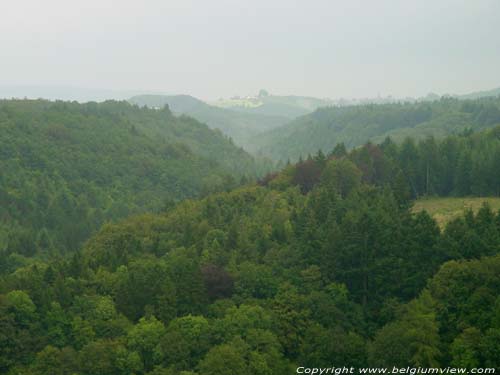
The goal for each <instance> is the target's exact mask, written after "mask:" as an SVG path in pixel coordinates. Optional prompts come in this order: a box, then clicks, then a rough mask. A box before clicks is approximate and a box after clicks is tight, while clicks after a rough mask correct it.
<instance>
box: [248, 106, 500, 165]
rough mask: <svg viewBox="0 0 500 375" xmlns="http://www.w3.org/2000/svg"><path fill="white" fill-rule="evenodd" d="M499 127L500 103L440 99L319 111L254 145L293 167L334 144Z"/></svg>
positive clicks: (261, 139) (303, 117)
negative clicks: (301, 158)
mask: <svg viewBox="0 0 500 375" xmlns="http://www.w3.org/2000/svg"><path fill="white" fill-rule="evenodd" d="M499 124H500V100H499V99H498V98H482V99H474V100H467V101H464V100H459V99H452V98H442V99H441V100H438V101H434V102H417V103H393V104H382V105H375V104H367V105H358V106H345V107H324V108H319V109H317V110H316V111H315V112H313V113H311V114H308V115H305V116H302V117H299V118H297V119H295V120H294V121H292V122H290V123H288V124H287V125H285V126H282V127H279V128H277V129H273V130H270V131H268V132H266V133H264V134H261V135H259V137H258V138H257V140H256V142H257V143H258V144H259V145H260V146H261V148H260V151H261V152H262V153H263V154H265V155H268V156H270V157H272V158H273V159H275V160H287V159H289V158H290V159H292V160H294V161H296V160H298V159H299V157H300V156H301V155H302V156H305V155H307V154H313V153H316V152H317V150H323V151H328V150H332V149H333V148H334V147H335V145H336V144H338V143H343V144H344V145H345V146H346V147H347V148H353V147H356V146H359V145H362V144H363V143H365V142H366V141H368V140H371V141H373V142H377V143H379V142H382V141H383V140H384V139H385V138H386V137H391V138H392V139H394V140H396V141H398V143H399V142H402V141H403V140H404V139H405V138H408V137H412V138H415V139H424V138H426V137H430V136H433V137H436V138H442V137H444V136H446V135H449V134H456V133H460V132H462V131H464V130H466V129H472V130H481V129H484V128H488V127H492V126H495V125H499ZM427 157H432V154H428V155H427ZM464 162H467V161H466V160H464Z"/></svg>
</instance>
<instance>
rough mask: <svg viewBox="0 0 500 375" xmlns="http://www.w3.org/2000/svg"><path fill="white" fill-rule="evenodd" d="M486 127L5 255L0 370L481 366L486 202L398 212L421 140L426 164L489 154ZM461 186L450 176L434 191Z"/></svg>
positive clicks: (497, 221)
mask: <svg viewBox="0 0 500 375" xmlns="http://www.w3.org/2000/svg"><path fill="white" fill-rule="evenodd" d="M498 130H499V129H498V128H497V129H494V130H489V131H486V132H483V133H478V134H462V135H457V136H452V137H448V138H446V139H445V140H442V141H439V142H436V141H434V140H432V139H428V140H426V141H422V142H417V141H415V140H411V139H409V140H407V141H405V143H403V144H402V145H401V146H398V145H396V144H394V143H392V142H391V141H390V140H387V141H386V142H384V144H383V145H380V146H376V145H373V144H370V143H369V144H366V145H364V146H363V147H361V148H358V149H355V150H353V151H351V152H347V151H346V149H345V146H343V145H342V144H339V145H337V146H336V147H335V148H334V149H333V150H331V152H329V153H328V154H327V155H325V154H323V153H321V152H319V153H317V154H316V155H315V156H314V157H311V158H308V159H306V160H303V161H301V162H299V163H297V164H295V165H292V164H290V165H288V166H287V167H286V168H285V169H284V170H283V171H281V172H280V173H275V174H269V175H267V176H266V177H265V178H262V179H261V180H260V182H259V184H257V185H255V184H248V185H246V186H243V187H240V188H238V189H235V190H233V191H230V192H221V193H215V194H211V195H209V196H207V197H205V198H203V199H201V200H186V201H183V202H180V203H178V204H176V205H175V206H172V207H170V208H169V209H168V210H165V211H164V212H162V213H157V214H143V215H140V216H134V217H130V218H128V219H126V220H125V221H123V222H121V223H108V224H106V225H104V226H103V227H102V228H101V230H100V231H99V233H98V234H97V235H95V236H93V238H92V239H91V240H89V241H88V242H87V243H86V244H85V245H84V246H83V247H82V248H81V250H80V251H77V252H76V253H74V254H73V255H71V256H70V257H66V258H52V259H50V260H47V261H42V260H32V261H31V262H28V263H26V262H25V263H23V262H19V259H20V257H19V255H18V254H15V253H11V254H9V255H8V256H4V257H3V258H2V259H5V261H4V262H3V263H2V265H1V269H0V272H1V275H2V276H1V278H0V327H1V329H0V371H1V372H3V373H7V374H30V375H45V374H64V375H66V374H67V375H71V374H74V373H77V374H82V375H112V374H130V375H132V374H148V375H170V374H172V375H173V374H183V375H194V374H200V375H201V374H213V375H220V374H228V375H230V374H231V375H233V374H238V375H240V374H241V375H255V374H257V375H260V374H262V375H264V374H265V375H267V374H273V375H274V374H278V375H279V374H283V375H285V374H290V373H294V372H295V368H296V366H297V365H300V366H312V367H330V366H332V364H334V365H346V366H354V367H359V366H368V365H370V366H388V367H391V366H399V367H406V366H412V367H418V366H421V367H438V366H443V367H446V366H455V367H465V368H473V367H489V368H498V367H499V366H500V362H499V358H500V355H499V354H500V320H499V317H500V298H499V285H500V258H499V252H500V212H493V211H492V210H491V209H490V208H489V207H488V206H487V205H485V206H483V207H482V208H481V209H480V210H479V211H478V212H477V213H476V214H473V213H472V212H465V213H464V214H463V215H461V216H460V217H458V218H456V219H454V220H452V221H451V222H450V223H448V224H447V225H446V227H445V228H444V229H443V230H440V229H439V227H438V225H437V223H436V222H435V221H434V220H433V219H432V218H431V217H430V216H429V215H428V214H427V213H426V212H425V211H424V212H420V213H417V214H414V213H412V211H411V205H412V199H413V197H415V196H416V195H417V194H426V193H428V190H429V189H430V187H431V186H432V187H433V189H437V187H438V186H448V185H441V182H440V183H438V182H437V181H436V180H433V182H432V184H431V182H430V180H427V181H426V180H424V182H419V183H416V181H420V180H419V178H421V177H419V178H417V177H416V176H420V175H421V174H422V173H423V175H424V176H433V174H432V173H430V172H428V170H429V169H430V168H428V166H427V162H422V160H425V159H422V158H423V157H424V156H427V155H428V152H424V150H426V149H425V147H427V145H428V143H429V142H434V144H435V146H436V154H435V155H434V156H435V157H436V160H447V159H448V156H447V150H448V147H447V146H446V145H448V144H450V143H452V144H455V145H456V146H457V147H458V148H459V149H464V151H463V152H467V153H469V154H470V155H471V158H472V159H474V158H476V157H479V156H477V155H480V154H481V153H482V152H483V151H484V152H488V153H490V152H493V153H495V152H498V149H499V142H500V140H499V132H498ZM407 144H411V145H413V146H412V147H413V148H414V149H415V150H416V151H415V152H416V154H415V155H416V156H415V157H413V156H411V157H409V158H408V159H411V161H414V162H415V163H416V164H415V168H416V169H415V171H414V172H415V175H414V176H413V177H412V176H411V175H410V174H409V171H410V170H412V169H411V168H410V166H409V165H408V164H405V163H406V162H407V161H408V159H407V158H406V156H407V154H406V151H405V150H406V149H407V148H408V146H405V145H407ZM445 146H446V147H445ZM472 155H474V156H472ZM488 155H489V154H488ZM494 155H498V154H494ZM496 158H497V160H498V157H497V156H496ZM429 165H434V164H431V163H430V161H429ZM460 166H462V164H461V163H458V164H456V165H455V167H456V168H457V169H458V170H459V169H460ZM422 168H423V169H422ZM433 168H434V167H433ZM497 171H498V170H497ZM412 178H413V179H414V180H412ZM427 178H429V177H427ZM485 178H486V176H485ZM443 181H444V180H443ZM485 181H486V180H485ZM490 183H491V184H493V185H488V184H490ZM485 184H486V185H485V186H488V189H490V190H488V191H491V192H494V191H498V190H497V189H498V180H496V182H492V181H490V180H488V182H485ZM495 184H497V185H495ZM412 185H414V186H413V187H412ZM481 186H482V185H481ZM469 188H470V189H473V188H472V187H471V186H469ZM461 189H462V180H461V178H458V177H457V178H455V179H452V182H451V185H450V186H448V187H447V189H446V190H443V191H442V193H443V194H462V193H467V192H465V191H463V190H461ZM388 348H391V350H388Z"/></svg>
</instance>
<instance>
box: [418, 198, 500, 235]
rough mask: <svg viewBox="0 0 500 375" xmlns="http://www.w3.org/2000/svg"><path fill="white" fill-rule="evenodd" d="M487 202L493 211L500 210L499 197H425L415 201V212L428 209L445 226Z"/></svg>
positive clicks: (441, 225) (441, 226)
mask: <svg viewBox="0 0 500 375" xmlns="http://www.w3.org/2000/svg"><path fill="white" fill-rule="evenodd" d="M485 202H487V203H488V204H489V205H490V206H491V208H492V209H493V211H498V210H500V198H499V197H484V198H477V197H475V198H463V197H462V198H423V199H419V200H417V201H416V202H415V205H414V206H413V212H419V211H422V210H426V211H427V212H428V213H429V214H430V215H431V216H432V217H433V218H434V219H435V220H436V221H437V223H438V224H439V227H440V228H443V227H444V226H445V225H446V223H448V222H449V221H451V220H453V219H455V218H456V217H458V216H460V215H462V214H463V213H464V212H465V211H466V210H468V209H472V210H473V211H474V212H477V211H478V210H479V209H480V208H481V206H482V205H483V203H485Z"/></svg>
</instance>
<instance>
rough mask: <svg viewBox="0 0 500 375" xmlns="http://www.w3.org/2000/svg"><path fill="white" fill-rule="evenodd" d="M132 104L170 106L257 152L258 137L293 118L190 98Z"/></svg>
mask: <svg viewBox="0 0 500 375" xmlns="http://www.w3.org/2000/svg"><path fill="white" fill-rule="evenodd" d="M129 102H130V103H133V104H137V105H139V106H147V107H149V108H163V107H164V106H165V105H168V106H169V108H170V110H171V111H173V112H175V113H180V114H186V115H189V116H191V117H194V118H196V119H197V120H198V121H201V122H203V123H206V124H207V125H208V126H210V127H211V128H214V129H220V130H221V131H222V132H223V133H224V134H226V135H228V136H229V137H231V138H232V139H233V140H234V142H235V143H236V144H238V145H240V146H243V147H245V149H247V150H254V149H255V145H254V144H253V143H251V142H250V140H251V139H252V138H253V137H255V136H256V135H257V134H260V133H262V132H264V131H268V130H271V129H274V128H276V127H278V126H281V125H283V124H285V123H286V122H287V121H288V120H289V119H288V118H287V117H284V116H281V115H266V114H261V113H247V112H240V111H235V110H232V109H230V108H228V109H226V108H219V107H215V106H212V105H209V104H207V103H205V102H203V101H201V100H199V99H196V98H194V97H192V96H189V95H138V96H134V97H132V98H130V99H129Z"/></svg>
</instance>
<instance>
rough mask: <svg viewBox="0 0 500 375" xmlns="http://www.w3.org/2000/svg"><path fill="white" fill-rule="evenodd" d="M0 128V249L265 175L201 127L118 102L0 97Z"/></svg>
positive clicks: (43, 244) (45, 243)
mask: <svg viewBox="0 0 500 375" xmlns="http://www.w3.org/2000/svg"><path fill="white" fill-rule="evenodd" d="M0 134H1V138H0V170H1V171H2V173H1V174H0V250H6V251H8V252H19V253H21V254H25V255H33V254H35V253H37V252H38V251H43V252H47V251H50V250H55V249H57V250H58V251H64V250H66V249H76V248H78V246H79V244H81V242H82V241H84V240H85V239H86V238H87V237H88V236H89V234H90V233H92V232H93V231H94V230H95V229H97V228H99V227H100V225H101V224H102V223H104V222H106V221H108V220H115V219H118V218H123V217H125V216H127V215H130V214H132V213H138V212H143V211H145V210H151V209H155V210H158V209H161V208H162V207H163V206H165V204H166V202H171V201H178V200H181V199H185V198H191V197H196V196H199V195H200V194H206V193H208V192H211V191H217V190H220V189H226V188H228V187H231V186H235V185H236V183H238V182H239V181H240V178H242V177H249V178H255V177H256V176H257V175H258V174H260V173H262V172H263V170H262V169H259V168H262V167H259V166H258V165H257V164H256V163H255V161H254V160H253V158H252V157H251V156H249V155H248V154H247V153H245V152H244V151H243V150H241V149H239V148H237V147H235V146H234V145H233V144H232V143H231V142H230V141H229V140H227V139H226V138H225V137H223V136H222V135H221V134H220V133H217V132H214V131H212V130H210V129H209V128H208V127H207V126H206V125H203V124H200V123H199V122H197V121H196V120H194V119H191V118H188V117H175V116H173V115H172V114H171V113H170V112H169V111H168V110H161V111H156V110H148V109H139V108H137V107H134V106H131V105H130V104H127V103H126V102H105V103H102V104H97V103H87V104H78V103H76V102H72V103H70V102H49V101H43V100H37V101H31V100H11V101H0Z"/></svg>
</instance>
